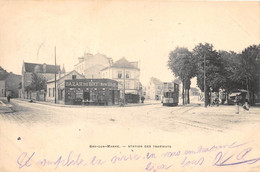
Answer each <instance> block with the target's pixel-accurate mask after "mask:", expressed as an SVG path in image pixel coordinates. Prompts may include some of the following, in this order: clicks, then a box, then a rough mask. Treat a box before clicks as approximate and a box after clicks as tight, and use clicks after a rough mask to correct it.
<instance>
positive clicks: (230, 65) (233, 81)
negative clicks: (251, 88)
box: [219, 51, 241, 92]
mask: <svg viewBox="0 0 260 172" xmlns="http://www.w3.org/2000/svg"><path fill="white" fill-rule="evenodd" d="M219 54H220V59H221V63H222V67H223V69H222V74H223V76H224V80H223V82H222V84H221V88H222V89H224V90H225V91H226V92H230V91H231V90H234V89H237V88H238V87H240V86H239V85H241V84H240V83H239V82H238V80H237V78H235V77H234V75H235V72H236V70H237V69H238V68H240V62H239V58H240V57H239V56H240V55H239V54H237V53H235V52H233V51H230V52H227V51H219Z"/></svg>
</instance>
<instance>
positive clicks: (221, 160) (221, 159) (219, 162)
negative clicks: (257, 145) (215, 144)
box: [213, 147, 260, 166]
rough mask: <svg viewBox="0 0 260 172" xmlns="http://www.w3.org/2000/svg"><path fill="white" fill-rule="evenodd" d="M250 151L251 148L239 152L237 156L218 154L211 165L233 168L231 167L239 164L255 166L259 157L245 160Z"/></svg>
mask: <svg viewBox="0 0 260 172" xmlns="http://www.w3.org/2000/svg"><path fill="white" fill-rule="evenodd" d="M251 151H252V148H251V147H248V148H246V149H244V150H243V151H241V152H240V153H238V154H230V155H229V154H228V152H226V153H225V154H223V153H222V152H219V153H218V154H217V155H216V157H215V160H214V161H215V162H214V163H213V165H215V166H233V165H239V164H255V163H257V162H258V161H259V160H260V157H258V158H247V156H248V154H249V152H251Z"/></svg>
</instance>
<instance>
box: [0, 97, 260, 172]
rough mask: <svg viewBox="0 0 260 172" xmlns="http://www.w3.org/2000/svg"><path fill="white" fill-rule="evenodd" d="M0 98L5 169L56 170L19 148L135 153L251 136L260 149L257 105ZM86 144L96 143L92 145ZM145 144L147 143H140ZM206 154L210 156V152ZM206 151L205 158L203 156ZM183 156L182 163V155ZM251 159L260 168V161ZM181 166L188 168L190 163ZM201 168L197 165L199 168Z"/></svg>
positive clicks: (47, 152)
mask: <svg viewBox="0 0 260 172" xmlns="http://www.w3.org/2000/svg"><path fill="white" fill-rule="evenodd" d="M1 100H2V102H3V103H4V104H5V105H6V106H8V107H10V108H11V110H12V111H11V112H6V113H1V114H0V133H1V135H0V143H2V146H1V147H0V160H1V162H9V163H8V164H6V163H4V164H2V165H1V168H0V169H3V171H17V170H18V169H19V168H21V169H20V170H24V171H34V170H35V169H37V171H41V170H42V171H48V170H49V171H53V170H54V168H53V167H51V166H49V167H46V166H45V167H44V168H40V167H39V164H38V165H35V166H33V165H32V167H31V166H30V168H29V167H26V165H25V166H22V167H21V165H20V164H21V163H18V162H19V160H17V157H19V155H20V154H21V153H22V152H28V154H29V152H36V154H37V157H41V158H47V157H50V158H54V159H55V157H56V156H57V155H60V154H63V153H64V152H65V153H67V154H69V153H70V151H73V152H77V153H79V152H80V153H81V154H86V155H91V156H93V155H94V154H95V156H96V157H98V155H99V156H101V157H105V158H107V157H110V156H111V155H112V153H114V152H117V153H118V152H120V153H123V152H128V151H129V150H132V151H135V150H136V151H137V152H138V153H139V154H143V153H144V154H145V153H146V151H147V150H152V151H153V152H155V153H162V152H163V151H165V150H168V149H167V148H169V146H171V149H172V148H173V147H174V149H179V150H182V149H184V148H185V149H188V148H189V149H190V148H194V147H198V146H199V145H201V144H204V145H208V146H210V145H217V144H219V145H226V144H231V143H233V142H239V143H241V144H242V143H245V142H246V143H247V142H250V144H252V146H256V147H255V148H254V150H256V151H257V152H254V155H255V154H257V155H258V157H259V153H260V151H259V144H258V143H259V142H257V140H259V138H260V137H259V133H258V132H257V130H259V129H260V108H259V107H251V109H250V111H249V112H248V111H246V112H244V111H243V110H242V108H241V107H240V114H235V107H234V106H227V105H223V106H219V107H208V108H204V107H203V104H201V105H200V104H198V103H193V104H190V105H187V106H182V105H179V106H176V107H165V106H162V105H161V104H160V103H154V104H147V105H140V106H130V107H118V106H111V107H109V106H106V107H102V106H89V107H83V106H65V105H63V106H60V105H48V104H40V103H30V102H28V101H22V100H18V99H11V103H8V102H6V101H5V100H4V99H1ZM255 131H256V132H255ZM90 145H92V146H96V148H90ZM104 145H111V146H113V145H114V148H108V147H107V148H100V147H102V146H104ZM144 145H150V146H151V147H150V148H149V146H148V148H145V149H144ZM138 146H139V148H138ZM140 146H142V148H140ZM252 146H251V147H252ZM158 147H161V148H158ZM130 148H131V149H130ZM75 154H76V153H75ZM207 156H208V158H211V159H212V157H211V156H212V155H210V154H209V155H207ZM207 156H205V157H203V158H205V159H206V157H207ZM34 157H35V156H34ZM254 158H255V157H254ZM18 159H19V158H18ZM203 160H204V159H203ZM181 161H182V163H185V162H184V160H181ZM156 162H157V161H156ZM35 163H36V164H37V162H35ZM207 163H208V162H207ZM9 164H12V165H11V166H10V165H9ZM131 165H132V166H135V167H136V171H145V170H146V171H152V170H155V168H153V169H152V166H151V164H150V166H148V167H147V164H145V165H144V164H142V162H139V161H138V162H136V163H135V164H131ZM254 165H256V166H258V168H259V165H260V164H259V161H258V162H256V163H255V164H254ZM254 165H251V166H249V165H247V164H246V165H244V166H243V165H240V166H235V167H232V168H234V169H237V170H239V167H241V166H243V168H245V169H247V168H249V169H250V170H252V171H254V170H255V166H254ZM126 166H127V164H120V165H119V166H116V168H112V167H111V166H106V168H108V169H109V170H111V171H116V170H115V169H117V168H123V167H126ZM142 166H144V167H143V168H142ZM204 166H205V167H203V169H208V168H210V167H209V164H204ZM145 167H147V168H145ZM160 167H161V166H160ZM165 167H166V165H165ZM191 167H193V168H194V166H191ZM252 167H253V168H252ZM73 168H75V169H77V170H82V169H81V168H79V167H77V168H76V167H71V168H68V169H67V168H66V169H65V168H61V167H59V168H58V169H56V170H58V171H59V170H60V171H66V170H68V171H70V170H72V169H73ZM82 168H83V167H82ZM88 168H89V171H100V170H101V169H103V167H97V165H96V166H94V165H93V166H91V167H88ZM179 168H180V167H179V166H176V167H175V169H179ZM185 168H187V169H186V170H188V169H189V168H190V167H185ZM211 168H212V167H211ZM223 168H224V167H223ZM149 169H150V170H149ZM195 169H196V168H195ZM200 169H201V167H200V168H197V170H200ZM225 169H227V170H228V169H229V168H228V167H225ZM164 170H165V169H164ZM214 170H216V169H215V168H214ZM218 170H220V171H221V169H218ZM222 170H223V169H222ZM258 170H259V169H258ZM1 171H2V170H1ZM119 171H120V170H119ZM130 171H131V170H130ZM155 171H159V169H157V170H155Z"/></svg>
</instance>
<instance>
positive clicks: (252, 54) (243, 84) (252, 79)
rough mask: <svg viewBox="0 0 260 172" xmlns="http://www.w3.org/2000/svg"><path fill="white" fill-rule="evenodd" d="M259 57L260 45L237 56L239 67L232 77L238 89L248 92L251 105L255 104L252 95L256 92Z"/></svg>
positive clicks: (253, 46) (251, 47)
mask: <svg viewBox="0 0 260 172" xmlns="http://www.w3.org/2000/svg"><path fill="white" fill-rule="evenodd" d="M259 56H260V44H259V45H252V46H249V47H247V48H246V49H245V50H244V51H242V53H241V54H240V56H239V67H237V68H236V69H235V71H234V74H233V75H232V77H233V78H235V79H236V81H237V83H239V87H240V88H243V89H246V90H247V91H248V92H249V103H250V104H251V105H253V104H254V103H255V102H254V100H255V97H254V94H255V92H256V84H257V83H256V81H257V75H256V71H257V63H256V59H257V58H259Z"/></svg>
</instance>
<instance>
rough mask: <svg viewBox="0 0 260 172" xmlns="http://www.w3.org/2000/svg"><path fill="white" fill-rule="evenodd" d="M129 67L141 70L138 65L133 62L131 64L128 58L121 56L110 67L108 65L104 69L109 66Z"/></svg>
mask: <svg viewBox="0 0 260 172" xmlns="http://www.w3.org/2000/svg"><path fill="white" fill-rule="evenodd" d="M113 67H114V68H128V69H137V70H139V68H138V67H136V66H134V65H133V64H131V62H129V61H128V60H126V58H124V57H123V58H121V59H119V60H118V61H116V62H115V63H114V64H113V65H112V66H110V67H106V68H104V69H102V70H105V69H107V68H113Z"/></svg>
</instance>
